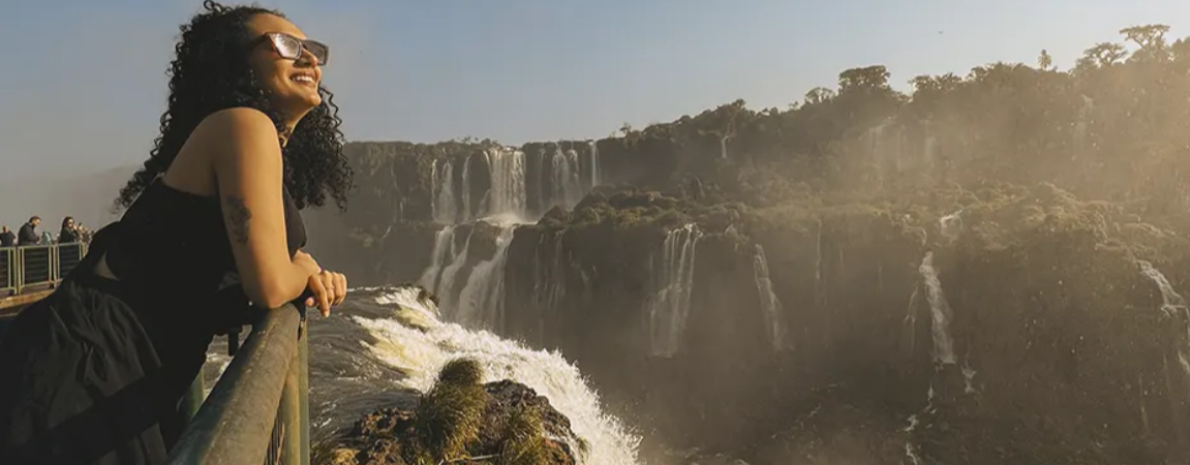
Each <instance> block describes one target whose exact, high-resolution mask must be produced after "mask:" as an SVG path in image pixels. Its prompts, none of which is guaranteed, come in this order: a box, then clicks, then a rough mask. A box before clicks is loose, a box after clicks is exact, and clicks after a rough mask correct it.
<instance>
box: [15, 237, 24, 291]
mask: <svg viewBox="0 0 1190 465" xmlns="http://www.w3.org/2000/svg"><path fill="white" fill-rule="evenodd" d="M13 250H14V252H15V253H13V255H15V256H16V257H17V268H16V275H17V290H16V292H17V294H20V293H21V290H22V289H23V288H24V287H25V250H24V249H22V248H20V247H17V248H15V249H13Z"/></svg>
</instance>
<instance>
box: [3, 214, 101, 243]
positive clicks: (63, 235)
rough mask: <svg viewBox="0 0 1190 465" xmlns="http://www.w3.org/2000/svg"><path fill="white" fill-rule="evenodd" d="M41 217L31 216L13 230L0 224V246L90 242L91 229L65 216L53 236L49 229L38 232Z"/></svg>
mask: <svg viewBox="0 0 1190 465" xmlns="http://www.w3.org/2000/svg"><path fill="white" fill-rule="evenodd" d="M39 226H41V217H39V216H33V217H31V218H29V221H27V222H25V224H23V225H21V227H20V228H18V229H17V231H16V232H13V231H12V230H11V229H9V228H8V226H7V225H0V247H25V246H31V245H51V244H70V243H73V242H90V241H91V230H90V229H87V227H86V226H83V224H82V223H79V222H76V221H74V218H73V217H70V216H67V217H66V218H63V219H62V228H61V229H59V230H58V235H57V236H55V235H54V234H53V233H51V232H49V231H41V232H38V230H37V228H38V227H39Z"/></svg>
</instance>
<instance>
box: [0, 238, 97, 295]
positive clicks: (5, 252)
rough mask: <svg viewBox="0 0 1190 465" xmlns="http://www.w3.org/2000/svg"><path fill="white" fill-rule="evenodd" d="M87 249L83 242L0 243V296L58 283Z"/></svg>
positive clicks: (80, 259)
mask: <svg viewBox="0 0 1190 465" xmlns="http://www.w3.org/2000/svg"><path fill="white" fill-rule="evenodd" d="M87 249H88V245H87V243H85V242H68V243H62V244H49V245H24V246H18V247H0V297H4V296H7V295H9V294H20V293H22V292H25V291H26V290H29V289H43V288H50V287H55V286H57V285H58V284H59V283H61V282H62V278H63V277H64V276H66V275H67V274H68V273H70V270H72V269H74V266H75V265H77V264H78V263H79V262H81V261H82V259H83V257H84V256H86V255H87Z"/></svg>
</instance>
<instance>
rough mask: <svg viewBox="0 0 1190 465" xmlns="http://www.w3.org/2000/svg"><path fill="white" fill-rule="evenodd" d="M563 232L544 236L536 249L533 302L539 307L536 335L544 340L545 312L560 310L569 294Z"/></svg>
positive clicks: (541, 340)
mask: <svg viewBox="0 0 1190 465" xmlns="http://www.w3.org/2000/svg"><path fill="white" fill-rule="evenodd" d="M562 260H563V248H562V233H561V232H557V233H554V234H553V235H552V236H547V235H544V234H543V235H542V236H541V240H540V241H539V242H538V243H537V248H536V249H535V250H534V251H533V304H534V306H535V307H536V309H537V333H538V334H537V337H538V338H539V341H538V342H539V343H545V339H546V337H545V320H546V315H547V314H550V313H553V312H555V311H557V310H558V307H559V306H560V305H561V304H562V299H563V298H565V297H566V275H565V274H564V273H565V271H566V269H565V267H564V266H565V265H564V262H563V261H562Z"/></svg>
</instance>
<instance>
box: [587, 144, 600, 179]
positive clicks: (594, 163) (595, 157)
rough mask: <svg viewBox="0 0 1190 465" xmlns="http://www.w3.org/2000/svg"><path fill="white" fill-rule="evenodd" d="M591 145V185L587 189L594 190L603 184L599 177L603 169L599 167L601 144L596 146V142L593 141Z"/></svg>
mask: <svg viewBox="0 0 1190 465" xmlns="http://www.w3.org/2000/svg"><path fill="white" fill-rule="evenodd" d="M589 144H590V146H591V185H590V186H587V187H588V188H589V189H594V188H595V186H598V185H599V183H600V182H602V180H601V179H600V176H599V175H600V173H599V170H600V169H601V168H600V166H599V144H596V143H595V141H591V142H589Z"/></svg>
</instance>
